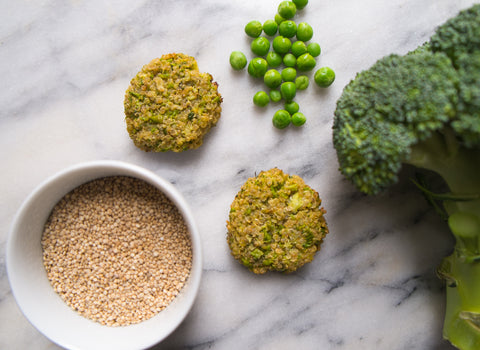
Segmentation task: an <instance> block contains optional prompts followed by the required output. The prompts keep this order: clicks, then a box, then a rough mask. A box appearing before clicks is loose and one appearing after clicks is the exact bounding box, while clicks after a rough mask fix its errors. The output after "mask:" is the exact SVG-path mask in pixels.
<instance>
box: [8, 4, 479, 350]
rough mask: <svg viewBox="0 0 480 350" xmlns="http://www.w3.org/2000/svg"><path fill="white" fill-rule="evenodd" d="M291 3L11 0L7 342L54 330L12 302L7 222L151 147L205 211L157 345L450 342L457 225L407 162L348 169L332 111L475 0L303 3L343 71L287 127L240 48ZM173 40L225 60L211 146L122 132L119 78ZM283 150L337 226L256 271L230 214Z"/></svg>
mask: <svg viewBox="0 0 480 350" xmlns="http://www.w3.org/2000/svg"><path fill="white" fill-rule="evenodd" d="M278 3H279V1H278V0H275V1H271V0H268V1H267V0H262V1H258V0H257V1H255V0H232V1H221V0H198V1H187V0H178V1H163V0H160V1H151V0H150V1H146V0H142V1H125V0H123V1H109V2H107V1H88V2H87V1H80V0H70V1H58V0H57V1H52V0H50V1H49V0H42V1H27V0H19V1H1V21H0V76H1V81H2V93H1V94H0V106H1V108H0V126H1V127H0V149H1V152H0V163H1V164H2V168H1V173H0V193H1V196H0V225H1V226H0V248H1V249H0V349H36V350H45V349H57V348H58V347H57V346H56V345H55V344H53V343H51V342H50V341H49V340H47V339H46V338H45V337H44V336H43V335H41V334H40V333H38V332H37V331H36V329H34V328H33V327H32V326H31V325H30V324H29V323H28V321H27V320H26V319H25V318H24V317H23V315H22V314H21V312H20V311H19V309H18V307H17V306H16V304H15V301H14V299H13V296H12V294H11V291H10V288H9V285H8V280H7V276H6V273H5V243H6V238H7V232H8V230H9V227H10V224H11V221H12V218H13V216H14V214H15V212H16V211H17V209H18V208H19V206H20V204H21V203H22V201H23V200H24V199H25V197H26V196H27V195H28V193H29V192H30V191H31V190H32V189H33V188H34V187H35V186H37V185H38V184H39V183H40V182H42V181H43V180H44V179H46V178H47V177H48V176H50V175H53V174H54V173H55V172H57V171H59V170H61V169H63V168H65V167H67V166H69V165H72V164H76V163H79V162H83V161H88V160H96V159H116V160H123V161H127V162H131V163H134V164H137V165H141V166H143V167H146V168H148V169H150V170H152V171H154V172H155V173H157V174H158V175H161V176H163V177H165V178H166V179H168V180H169V181H171V182H173V183H175V184H176V186H177V187H178V189H179V190H180V191H181V192H182V193H183V194H184V196H185V197H186V199H187V200H188V201H189V202H190V204H191V207H192V210H193V212H194V215H195V217H196V219H197V221H198V224H199V228H200V231H201V235H202V239H203V244H204V246H203V250H204V255H205V265H204V275H203V281H202V284H201V289H200V293H199V295H198V299H197V300H196V303H195V305H194V308H193V309H192V311H191V313H190V314H189V316H188V317H187V319H186V320H185V321H184V322H183V324H182V325H181V326H180V327H179V328H178V329H177V331H175V332H174V333H173V334H172V335H171V336H170V337H169V338H167V339H166V340H165V342H164V343H162V344H159V345H158V346H156V347H155V349H195V350H203V349H215V350H217V349H294V348H295V349H356V350H359V349H389V350H403V349H405V350H407V349H408V350H412V349H443V350H447V349H451V347H450V346H449V344H448V343H446V342H445V341H443V340H442V336H441V328H442V318H443V311H444V290H443V287H442V283H441V282H440V281H439V280H438V279H437V278H436V276H435V267H436V265H437V264H438V263H439V261H440V260H441V258H442V257H443V256H444V255H446V254H447V253H448V252H449V250H450V247H451V245H452V241H451V237H450V235H449V233H448V230H447V228H446V227H445V225H444V224H443V223H442V222H441V221H440V219H439V218H437V217H436V215H435V214H434V213H433V212H432V210H431V209H430V208H429V207H428V206H427V205H426V204H425V202H424V201H423V199H422V197H421V196H420V195H419V194H418V193H417V192H415V190H414V189H413V188H412V187H411V186H410V184H409V183H408V181H406V180H404V181H402V182H401V183H400V184H399V185H398V186H395V187H394V188H392V191H391V192H389V193H388V194H386V195H384V196H380V197H375V198H374V197H369V198H367V197H365V196H362V195H359V194H358V192H357V191H356V190H355V189H354V188H353V187H352V186H351V185H350V184H349V183H347V182H346V181H345V180H344V179H343V178H342V177H341V176H340V174H339V172H338V171H337V162H336V155H335V152H334V150H333V147H332V142H331V125H332V114H333V111H334V108H335V101H336V99H337V98H338V97H339V96H340V94H341V91H342V89H343V86H344V85H345V84H346V83H347V82H348V81H349V80H350V79H351V78H353V76H354V75H355V72H357V71H359V70H361V69H364V68H367V67H368V66H369V65H371V64H372V63H373V62H374V61H375V60H376V59H378V58H380V57H381V56H383V55H385V54H388V53H392V52H395V53H405V52H407V51H409V50H411V49H413V48H415V47H416V46H418V45H419V44H421V43H423V42H424V41H426V40H427V39H428V37H429V36H430V35H431V34H432V32H433V31H434V29H435V27H436V26H437V25H439V24H441V23H443V22H444V21H445V20H446V19H447V18H449V17H451V16H453V15H455V14H456V13H457V12H458V11H459V10H460V9H463V8H466V7H468V6H470V5H471V4H473V3H475V1H473V0H455V1H452V0H389V1H385V0H364V1H358V0H337V1H316V0H310V4H309V5H308V6H307V8H306V9H305V10H303V11H302V12H301V13H300V14H299V16H297V18H296V19H297V20H305V21H307V22H309V23H310V24H311V25H312V27H313V28H314V33H315V34H314V40H315V41H317V42H319V43H320V44H321V46H322V50H323V51H322V55H321V56H320V57H319V59H318V65H319V66H320V65H329V66H331V67H332V68H334V69H335V71H336V73H337V80H336V81H335V83H334V85H333V86H331V87H330V88H329V89H328V90H325V91H320V89H318V88H315V86H313V85H312V86H311V87H310V88H309V89H308V90H307V91H304V92H303V93H301V94H300V95H299V98H298V99H297V100H298V102H299V103H300V106H301V108H302V111H303V112H304V113H305V114H306V115H307V117H308V122H307V124H306V125H305V126H304V127H303V128H300V129H293V128H289V129H287V130H283V131H279V130H276V129H274V128H273V127H272V125H271V114H273V112H274V110H275V108H274V107H273V106H271V107H269V108H268V109H267V110H260V109H258V108H256V107H254V106H253V105H252V103H251V98H252V95H253V93H254V92H255V91H256V89H257V88H259V87H260V86H261V85H260V84H259V83H258V82H256V81H254V80H252V79H250V78H249V77H248V76H247V75H246V72H243V73H235V72H233V71H232V69H231V68H230V66H229V64H228V56H229V54H230V52H231V51H232V50H237V49H238V50H242V51H244V52H248V47H249V46H248V45H249V40H248V39H247V38H246V36H245V35H244V33H243V26H244V25H245V24H246V23H247V22H248V21H249V20H251V19H259V20H261V21H264V20H266V19H269V18H273V15H274V14H275V12H276V7H277V5H278ZM169 52H183V53H186V54H190V55H193V56H195V57H196V59H197V61H198V64H199V67H200V70H202V71H206V72H209V73H211V74H212V75H213V76H214V79H215V80H216V81H217V82H218V84H219V91H220V92H221V94H222V95H223V98H224V102H223V105H222V106H223V113H222V118H221V120H220V122H219V123H218V125H217V127H216V128H215V129H214V130H213V131H212V132H211V133H210V134H209V136H208V137H207V139H206V140H205V143H204V145H203V146H202V147H201V148H200V149H198V150H195V151H188V152H185V153H182V154H149V153H144V152H143V151H141V150H139V149H136V148H135V147H134V145H133V143H132V142H131V141H130V139H129V137H128V135H127V133H126V130H125V124H124V120H123V118H124V115H123V95H124V91H125V89H126V88H127V86H128V83H129V80H130V79H131V78H132V76H133V75H134V74H136V72H137V71H138V70H139V69H140V67H141V66H142V65H143V64H145V63H147V62H149V61H150V60H151V59H152V58H154V57H158V56H160V55H162V54H165V53H169ZM274 166H277V167H279V168H282V169H283V170H285V171H286V172H289V173H292V174H298V175H300V176H302V177H303V178H304V179H305V181H306V182H307V183H308V184H309V185H310V186H312V187H313V188H315V189H316V190H317V191H318V192H319V193H320V196H321V197H322V199H323V205H324V207H325V208H326V210H327V212H328V213H327V221H328V224H329V227H330V231H331V233H330V234H329V236H328V237H327V239H326V241H325V243H324V245H323V249H322V251H321V252H320V253H318V255H317V256H316V258H315V260H314V261H313V262H312V263H311V264H309V265H308V266H305V267H304V268H302V269H301V270H300V271H298V272H297V273H294V274H291V275H279V274H268V275H263V276H256V275H254V274H252V273H250V272H249V271H247V270H246V269H245V268H243V267H242V266H241V265H240V264H238V263H237V262H236V261H234V260H233V259H232V258H231V256H230V253H229V250H228V246H227V244H226V241H225V234H226V229H225V221H226V219H227V216H228V209H229V205H230V203H231V201H232V200H233V197H234V195H235V194H236V192H237V191H238V189H239V187H240V186H241V185H242V184H243V182H244V181H245V180H246V179H247V178H248V177H250V176H253V175H254V174H255V173H256V172H257V173H258V172H259V171H261V170H266V169H269V168H271V167H274ZM406 173H408V170H407V171H406ZM406 175H407V174H406ZM45 317H46V318H47V317H48V315H45Z"/></svg>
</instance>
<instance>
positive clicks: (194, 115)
mask: <svg viewBox="0 0 480 350" xmlns="http://www.w3.org/2000/svg"><path fill="white" fill-rule="evenodd" d="M221 103H222V97H221V95H220V94H219V93H218V85H217V83H216V82H214V81H213V77H212V76H211V75H210V74H209V73H203V72H200V71H199V69H198V65H197V62H196V60H195V59H194V58H193V57H191V56H187V55H185V54H181V53H171V54H166V55H163V56H162V57H160V58H155V59H153V60H152V61H151V62H150V63H148V64H146V65H145V66H143V67H142V69H141V70H140V72H138V74H137V75H136V76H135V77H134V78H133V79H132V80H131V82H130V86H129V87H128V89H127V91H126V93H125V100H124V108H125V121H126V123H127V131H128V133H129V135H130V138H131V139H132V140H133V142H134V144H135V145H136V146H137V147H139V148H140V149H142V150H144V151H147V152H148V151H153V152H165V151H174V152H182V151H185V150H188V149H194V148H198V147H200V145H202V143H203V138H204V136H205V135H206V134H207V133H208V132H209V131H210V129H211V128H212V127H213V126H215V125H216V124H217V122H218V120H219V119H220V115H221V111H222V108H221V107H220V104H221Z"/></svg>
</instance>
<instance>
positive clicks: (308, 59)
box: [297, 53, 317, 72]
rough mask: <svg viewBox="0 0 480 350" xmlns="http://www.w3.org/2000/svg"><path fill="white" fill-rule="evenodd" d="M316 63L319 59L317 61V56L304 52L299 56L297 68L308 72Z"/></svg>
mask: <svg viewBox="0 0 480 350" xmlns="http://www.w3.org/2000/svg"><path fill="white" fill-rule="evenodd" d="M316 64H317V61H315V58H314V57H313V56H312V55H310V54H309V53H304V54H303V55H300V56H299V57H297V68H298V70H300V71H304V72H306V71H309V70H312V69H313V68H314V67H315V65H316Z"/></svg>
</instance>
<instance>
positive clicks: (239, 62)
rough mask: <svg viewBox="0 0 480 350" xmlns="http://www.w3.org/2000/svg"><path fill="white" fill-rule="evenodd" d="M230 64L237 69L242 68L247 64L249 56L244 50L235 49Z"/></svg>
mask: <svg viewBox="0 0 480 350" xmlns="http://www.w3.org/2000/svg"><path fill="white" fill-rule="evenodd" d="M230 65H231V66H232V68H233V69H235V70H242V69H243V68H245V66H246V65H247V58H246V57H245V55H244V53H243V52H240V51H233V52H232V53H231V54H230Z"/></svg>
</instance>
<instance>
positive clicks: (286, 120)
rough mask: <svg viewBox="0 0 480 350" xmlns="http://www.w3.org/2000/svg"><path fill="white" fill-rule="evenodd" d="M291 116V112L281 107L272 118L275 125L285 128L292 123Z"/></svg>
mask: <svg viewBox="0 0 480 350" xmlns="http://www.w3.org/2000/svg"><path fill="white" fill-rule="evenodd" d="M291 119H292V118H291V116H290V113H288V112H287V111H286V110H284V109H280V110H278V111H276V112H275V114H274V115H273V118H272V123H273V126H275V127H276V128H278V129H285V128H286V127H287V126H289V125H290V122H291Z"/></svg>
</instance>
